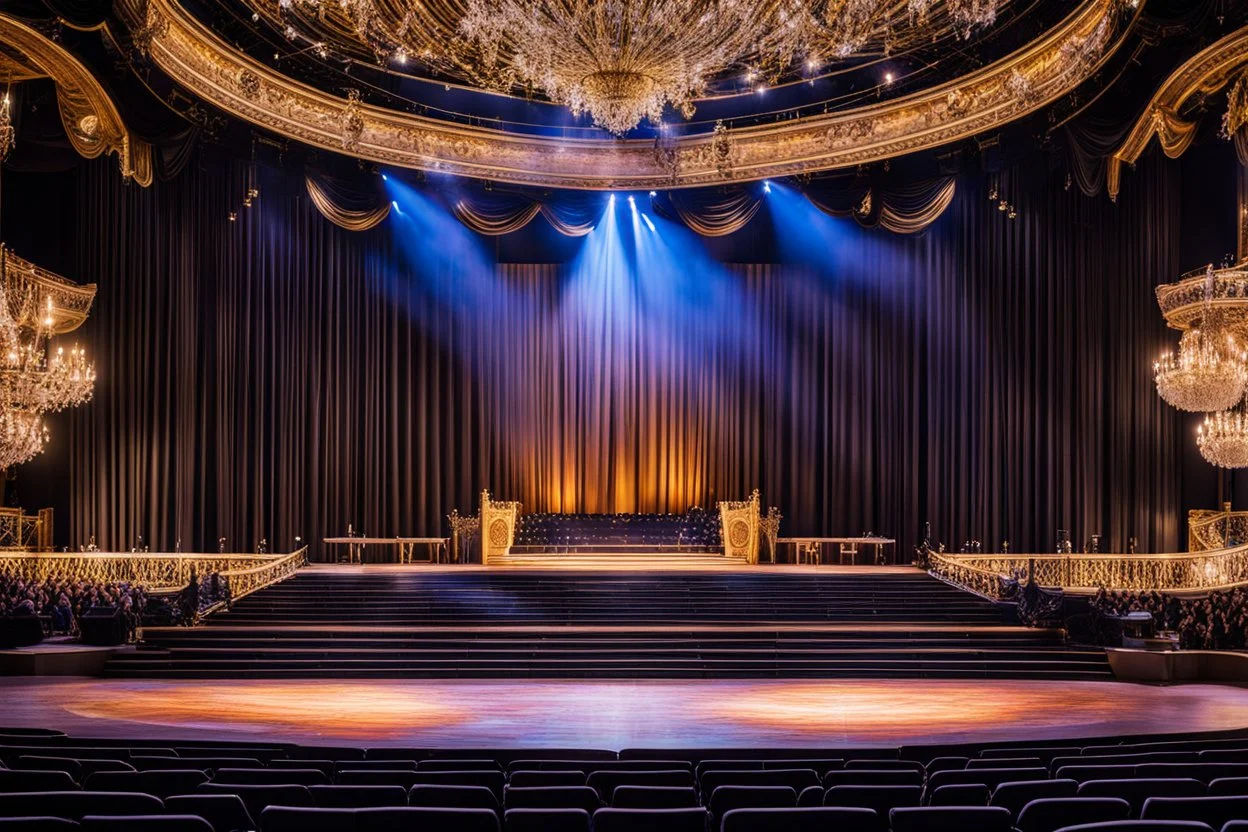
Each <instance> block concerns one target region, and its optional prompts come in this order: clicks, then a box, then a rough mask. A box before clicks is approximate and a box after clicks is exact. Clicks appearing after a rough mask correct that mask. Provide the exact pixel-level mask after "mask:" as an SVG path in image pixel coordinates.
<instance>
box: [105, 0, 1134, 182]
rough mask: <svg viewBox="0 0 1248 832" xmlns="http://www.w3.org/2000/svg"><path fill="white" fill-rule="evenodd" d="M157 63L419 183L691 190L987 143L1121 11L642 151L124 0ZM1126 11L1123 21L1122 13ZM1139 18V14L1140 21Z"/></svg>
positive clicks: (270, 122) (249, 111) (1090, 68)
mask: <svg viewBox="0 0 1248 832" xmlns="http://www.w3.org/2000/svg"><path fill="white" fill-rule="evenodd" d="M121 5H122V6H123V8H125V9H126V11H127V12H128V14H129V16H130V17H131V22H132V25H133V26H134V27H135V28H136V29H138V30H141V31H142V32H143V33H144V41H145V43H144V46H145V47H146V48H147V50H148V51H149V54H150V55H151V58H152V60H153V61H154V62H155V63H156V65H158V66H159V67H160V68H161V69H162V70H163V71H164V72H165V73H167V74H168V75H169V76H170V77H172V78H173V79H174V80H175V81H177V82H179V83H181V84H182V85H183V86H185V87H187V88H188V89H189V90H191V91H192V92H194V93H196V94H197V95H199V96H201V97H202V98H203V99H204V100H206V101H207V102H209V103H211V104H213V105H215V106H217V107H219V108H221V109H222V110H224V111H226V112H229V113H231V114H233V115H235V116H237V117H239V118H242V119H244V120H246V121H249V122H251V123H253V124H255V125H257V126H259V127H262V128H265V129H267V130H271V131H273V132H274V133H278V134H280V135H283V136H286V137H288V138H291V139H294V140H296V141H300V142H303V143H305V144H308V145H311V146H314V147H318V148H322V149H325V150H332V151H337V152H339V153H348V154H349V155H352V156H357V157H360V158H362V159H367V160H369V161H373V162H378V163H381V164H387V165H395V166H399V167H407V168H416V169H420V170H426V171H438V172H445V173H452V174H456V175H461V176H471V177H477V178H481V179H489V180H495V181H499V182H508V183H514V184H519V185H534V186H541V187H556V188H578V189H585V190H615V189H621V190H649V189H652V188H653V189H659V188H689V187H698V186H705V185H717V184H722V183H723V182H725V181H749V180H758V179H765V178H768V177H782V176H791V175H795V174H800V173H807V172H811V171H818V170H828V169H833V168H844V167H853V166H857V165H862V164H866V163H870V162H876V161H881V160H884V159H889V158H892V157H895V156H900V155H903V154H907V153H913V152H915V151H919V150H925V149H927V148H931V147H937V146H939V145H943V144H947V143H949V142H954V141H958V140H961V139H965V138H968V137H970V136H973V135H975V134H977V133H982V132H985V131H989V130H993V129H996V128H999V127H1001V126H1002V125H1004V124H1007V123H1009V122H1011V121H1013V120H1015V119H1018V118H1020V117H1022V116H1025V115H1027V114H1029V113H1032V112H1034V111H1036V110H1038V109H1039V108H1041V107H1044V106H1045V105H1047V104H1049V103H1050V102H1052V101H1054V100H1056V99H1058V98H1060V97H1061V96H1064V95H1066V94H1067V93H1069V92H1070V91H1071V90H1073V89H1075V88H1076V87H1077V86H1078V85H1079V84H1081V83H1082V82H1083V81H1085V80H1086V79H1087V78H1088V77H1089V76H1090V75H1091V74H1092V73H1093V72H1095V71H1096V70H1097V69H1098V68H1099V67H1100V65H1101V64H1102V63H1104V61H1105V60H1106V59H1107V58H1108V56H1109V55H1111V54H1112V53H1113V51H1114V49H1116V48H1117V46H1118V44H1119V43H1120V42H1121V38H1120V33H1121V31H1122V27H1121V26H1120V25H1119V24H1120V23H1121V21H1122V20H1123V19H1124V18H1125V17H1126V9H1127V7H1126V5H1125V4H1124V3H1123V2H1122V0H1081V2H1080V3H1079V6H1078V8H1077V9H1076V11H1075V12H1073V13H1072V14H1071V15H1069V16H1068V17H1067V18H1066V19H1064V20H1063V21H1062V22H1061V23H1060V24H1058V25H1057V26H1056V27H1055V28H1054V29H1052V30H1050V31H1049V32H1048V33H1046V34H1045V35H1044V36H1043V37H1041V38H1039V39H1038V40H1036V41H1034V42H1032V43H1030V44H1028V45H1027V46H1026V47H1025V48H1023V49H1021V50H1019V51H1018V52H1015V53H1013V54H1012V55H1009V56H1007V57H1006V58H1004V59H1002V60H1000V61H997V62H996V63H993V64H991V65H989V66H987V67H985V68H983V69H981V70H978V71H976V72H974V73H971V74H969V75H966V76H964V77H962V78H960V79H957V80H955V81H952V82H949V83H946V84H942V85H940V86H937V87H934V88H932V89H930V90H925V91H921V92H918V93H914V94H912V95H908V96H904V97H902V98H898V99H895V100H890V101H887V102H882V103H879V104H876V105H872V106H868V107H860V108H856V109H853V110H848V111H843V112H839V113H831V114H826V115H819V116H811V117H808V118H802V119H793V120H790V121H786V122H783V123H778V124H774V125H766V126H759V127H750V128H743V129H727V128H722V129H717V130H716V131H714V132H713V133H711V134H704V135H699V136H685V137H680V138H675V139H672V140H670V141H668V142H664V143H663V144H662V145H661V146H657V147H656V143H655V142H653V141H650V140H624V141H621V140H615V139H601V140H593V139H558V138H551V137H542V136H523V135H517V134H513V133H507V132H504V131H501V130H497V129H490V128H484V127H471V126H464V125H456V124H449V123H447V122H444V121H440V120H437V119H432V118H428V117H424V116H418V115H412V114H408V113H402V112H397V111H393V110H388V109H384V108H380V107H375V106H372V105H368V104H365V103H363V102H361V101H359V100H358V98H352V99H348V98H343V97H338V96H333V95H330V94H328V93H325V92H322V91H320V90H318V89H316V88H315V87H313V86H311V85H308V84H304V83H301V82H298V81H295V80H292V79H290V78H287V77H285V76H283V75H281V74H280V73H278V72H276V71H275V70H273V69H271V68H269V67H268V66H266V65H264V64H262V63H260V62H258V61H255V60H253V59H251V58H250V57H249V56H247V55H245V54H243V53H242V52H240V51H239V50H237V49H235V48H233V47H232V46H230V45H229V44H227V43H225V42H224V41H223V40H222V39H221V38H219V37H218V36H217V35H215V34H214V33H213V32H212V31H211V30H209V29H208V28H207V27H206V26H205V25H204V24H203V23H201V22H200V21H199V20H198V19H196V18H195V17H194V16H193V15H192V14H190V13H189V12H187V11H186V10H185V9H183V8H182V7H181V6H180V5H179V4H178V3H177V0H146V2H144V0H123V2H122V3H121ZM1120 11H1121V12H1123V14H1120ZM1137 13H1138V12H1137Z"/></svg>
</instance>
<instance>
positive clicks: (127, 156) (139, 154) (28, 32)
mask: <svg viewBox="0 0 1248 832" xmlns="http://www.w3.org/2000/svg"><path fill="white" fill-rule="evenodd" d="M167 31H168V27H167V26H164V27H156V28H155V29H154V30H152V32H151V36H152V37H153V38H155V37H159V36H161V33H162V32H164V33H167ZM0 43H3V44H4V45H5V47H6V49H5V53H4V58H5V59H6V60H8V61H10V62H11V66H6V69H13V68H16V69H18V70H20V71H21V72H22V73H23V77H24V78H51V79H52V80H53V81H55V82H56V98H57V104H58V105H59V108H60V112H61V121H62V123H63V124H64V126H65V133H66V136H67V137H68V139H69V142H70V144H72V145H73V147H74V150H76V151H77V152H78V153H79V154H80V155H81V156H83V157H85V158H88V159H94V158H95V157H97V156H99V155H101V154H105V153H115V154H116V155H117V160H118V164H119V167H120V168H121V174H122V176H125V177H127V178H130V179H133V180H134V181H135V182H137V183H138V184H140V185H143V186H147V185H150V184H152V155H151V147H150V146H149V145H148V144H147V142H144V141H143V140H142V139H140V138H138V137H137V136H135V135H133V134H132V133H131V132H130V131H129V129H128V128H127V127H126V125H125V123H124V122H123V121H122V119H121V114H120V113H119V112H118V110H117V107H116V105H114V104H113V102H112V99H111V98H109V96H108V93H107V92H105V90H104V88H103V87H102V86H101V85H100V83H99V81H97V80H96V79H95V76H94V75H92V74H91V72H90V71H89V70H88V69H87V68H86V67H85V66H83V64H82V63H81V62H80V61H79V60H78V59H77V58H75V57H74V56H73V55H72V54H70V53H69V52H68V51H67V50H66V49H65V48H64V47H63V46H61V45H60V44H58V43H56V42H54V41H52V40H51V39H49V38H48V37H47V36H46V35H44V34H43V33H41V32H39V31H37V30H35V29H33V28H31V27H30V26H28V25H26V24H25V23H23V22H22V21H20V20H17V19H16V18H13V17H9V16H8V15H4V14H0ZM0 121H2V119H0ZM10 126H11V125H10ZM0 132H2V131H0ZM2 157H3V154H0V158H2Z"/></svg>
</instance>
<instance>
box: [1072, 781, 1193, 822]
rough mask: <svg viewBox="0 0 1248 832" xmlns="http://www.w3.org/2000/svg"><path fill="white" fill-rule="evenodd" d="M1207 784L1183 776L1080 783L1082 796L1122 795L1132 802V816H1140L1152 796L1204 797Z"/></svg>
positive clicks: (1080, 794) (1124, 798)
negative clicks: (1146, 801) (1145, 802)
mask: <svg viewBox="0 0 1248 832" xmlns="http://www.w3.org/2000/svg"><path fill="white" fill-rule="evenodd" d="M1204 794H1205V784H1204V783H1202V782H1200V781H1199V780H1191V779H1183V778H1154V779H1144V778H1137V779H1134V780H1089V781H1087V782H1086V783H1080V784H1079V796H1080V797H1121V798H1122V799H1123V800H1125V801H1127V802H1128V803H1130V804H1131V816H1132V817H1139V814H1140V810H1141V809H1143V808H1144V801H1145V800H1147V799H1148V798H1150V797H1203V796H1204Z"/></svg>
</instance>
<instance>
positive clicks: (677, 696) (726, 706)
mask: <svg viewBox="0 0 1248 832" xmlns="http://www.w3.org/2000/svg"><path fill="white" fill-rule="evenodd" d="M0 702H3V703H4V704H3V705H2V706H0V725H9V726H24V727H49V728H58V729H61V730H64V731H68V732H70V733H72V734H77V735H80V736H97V737H157V738H162V739H163V738H168V739H207V738H218V739H228V740H256V739H265V740H283V741H289V742H303V743H329V744H337V745H369V746H381V745H404V746H442V747H460V748H468V747H490V746H493V747H534V748H537V747H594V748H606V749H619V748H625V747H659V748H661V747H679V746H697V747H734V746H737V747H739V746H792V747H833V746H837V745H854V746H860V745H874V744H878V745H897V744H900V743H956V742H979V741H1001V740H1036V741H1043V740H1045V739H1049V738H1068V737H1080V736H1105V735H1111V734H1133V733H1159V732H1168V731H1184V732H1188V731H1209V730H1225V729H1231V728H1244V727H1248V689H1242V688H1235V687H1229V686H1219V685H1184V686H1177V687H1168V688H1162V687H1146V686H1140V685H1129V684H1124V683H1114V682H1022V681H924V680H905V681H827V682H824V681H740V682H737V681H654V682H634V681H629V682H580V681H544V682H532V683H529V682H523V681H518V682H453V681H451V682H439V681H395V682H387V681H345V680H344V681H335V680H324V681H312V680H309V681H279V682H272V681H221V682H217V681H214V682H198V681H122V680H102V679H62V680H56V679H49V678H7V679H0Z"/></svg>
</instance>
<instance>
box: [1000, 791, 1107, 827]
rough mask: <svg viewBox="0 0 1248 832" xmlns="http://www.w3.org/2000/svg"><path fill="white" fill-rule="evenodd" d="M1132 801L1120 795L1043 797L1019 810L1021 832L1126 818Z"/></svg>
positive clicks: (1017, 825) (1017, 824)
mask: <svg viewBox="0 0 1248 832" xmlns="http://www.w3.org/2000/svg"><path fill="white" fill-rule="evenodd" d="M1130 816H1131V804H1130V803H1128V802H1127V801H1126V800H1123V799H1122V798H1120V797H1041V798H1037V799H1035V800H1032V801H1030V802H1029V803H1028V804H1027V805H1026V806H1024V807H1023V808H1022V809H1020V810H1019V812H1018V819H1017V820H1016V821H1015V822H1014V826H1015V828H1016V829H1018V832H1054V830H1056V829H1059V828H1060V827H1063V826H1071V825H1074V824H1080V823H1101V822H1103V821H1111V820H1126V819H1127V818H1129V817H1130Z"/></svg>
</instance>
